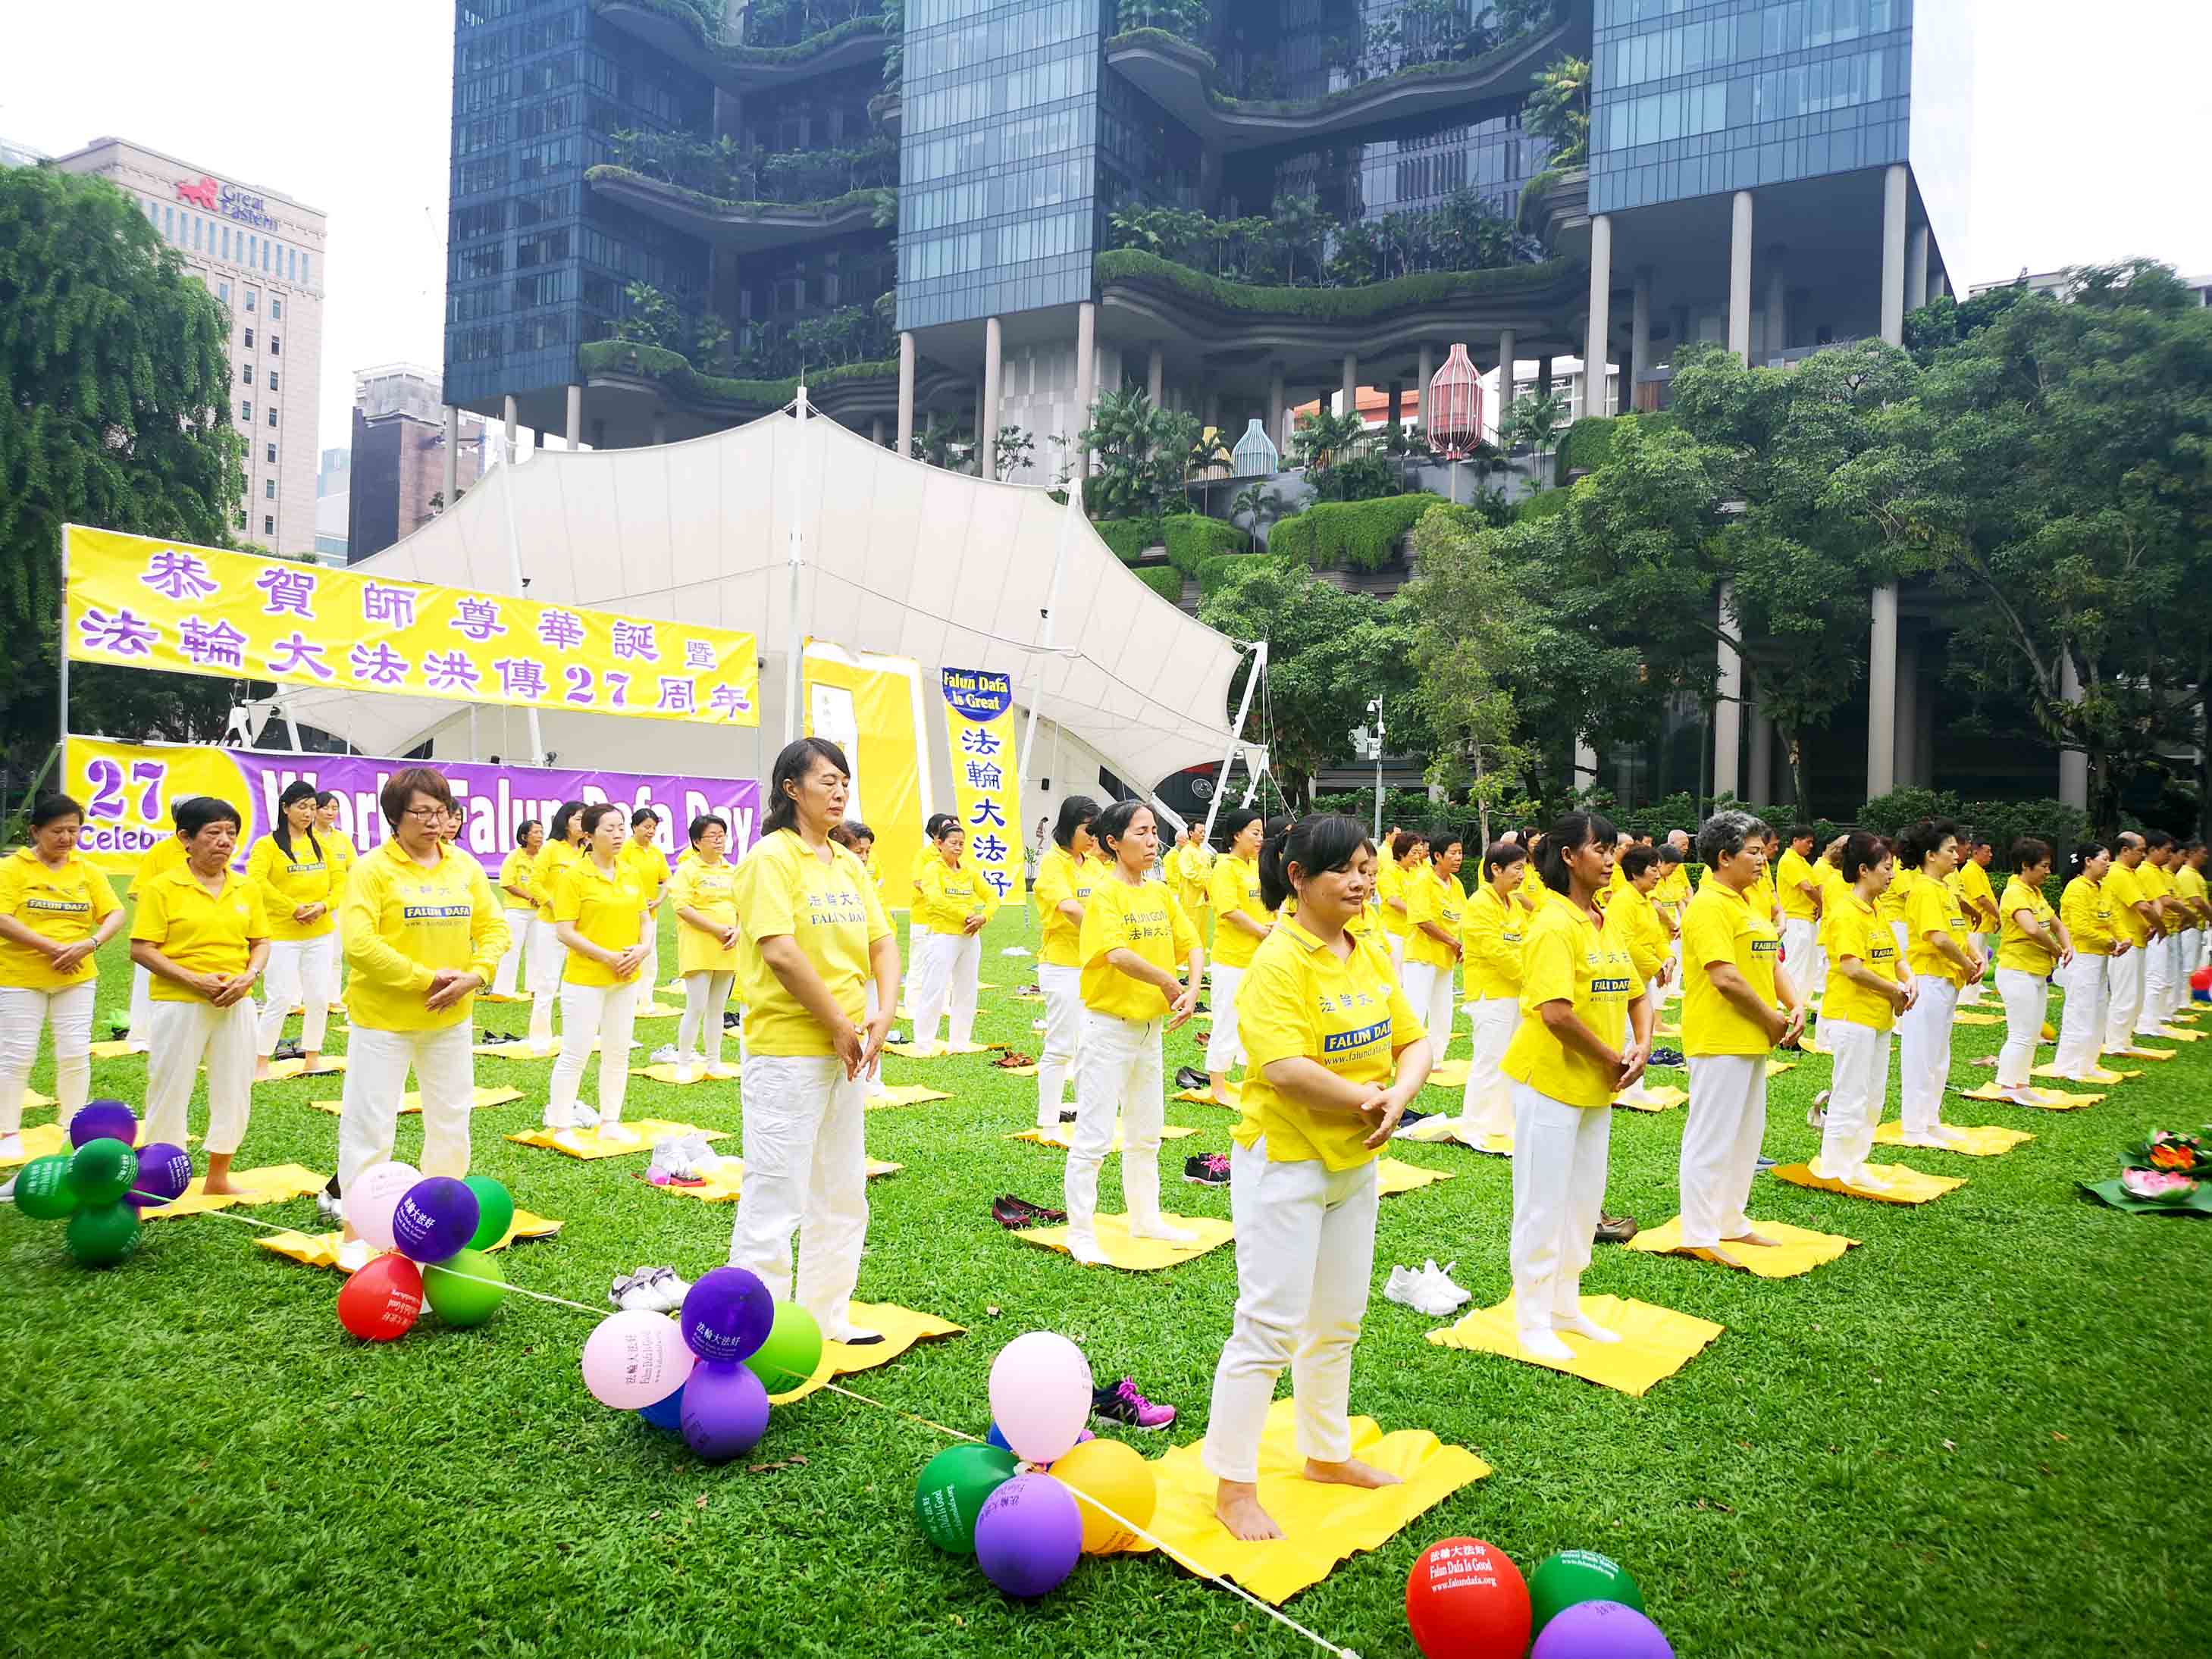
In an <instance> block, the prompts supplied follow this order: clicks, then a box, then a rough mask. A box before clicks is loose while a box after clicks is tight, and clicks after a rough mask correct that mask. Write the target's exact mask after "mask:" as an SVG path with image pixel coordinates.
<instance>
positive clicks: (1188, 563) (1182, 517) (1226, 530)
mask: <svg viewBox="0 0 2212 1659" xmlns="http://www.w3.org/2000/svg"><path fill="white" fill-rule="evenodd" d="M1161 528H1162V536H1163V538H1164V540H1165V542H1166V544H1167V550H1168V562H1169V563H1170V564H1171V565H1173V566H1174V567H1175V568H1176V569H1177V570H1180V571H1182V573H1183V574H1185V575H1186V576H1195V575H1196V574H1198V572H1199V567H1200V565H1202V564H1203V563H1204V562H1206V560H1208V559H1211V558H1214V557H1217V556H1219V555H1221V554H1224V553H1241V552H1243V550H1245V549H1246V548H1247V547H1249V546H1250V545H1251V538H1249V537H1248V536H1247V535H1245V533H1244V532H1243V531H1241V530H1239V529H1237V526H1234V525H1231V524H1224V523H1223V522H1222V521H1221V520H1218V519H1209V518H1207V517H1206V516H1205V515H1204V514H1203V513H1171V514H1170V515H1169V516H1168V517H1167V518H1166V519H1164V520H1162V521H1161Z"/></svg>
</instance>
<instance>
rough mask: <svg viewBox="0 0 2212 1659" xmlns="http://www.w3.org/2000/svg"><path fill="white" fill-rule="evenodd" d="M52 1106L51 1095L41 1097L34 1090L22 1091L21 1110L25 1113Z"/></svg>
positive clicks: (52, 1098)
mask: <svg viewBox="0 0 2212 1659" xmlns="http://www.w3.org/2000/svg"><path fill="white" fill-rule="evenodd" d="M52 1104H54V1097H52V1095H42V1094H40V1092H39V1091H37V1090H36V1089H26V1090H24V1091H23V1109H24V1110H25V1111H27V1112H30V1111H36V1110H38V1109H40V1108H42V1107H46V1106H51V1105H52Z"/></svg>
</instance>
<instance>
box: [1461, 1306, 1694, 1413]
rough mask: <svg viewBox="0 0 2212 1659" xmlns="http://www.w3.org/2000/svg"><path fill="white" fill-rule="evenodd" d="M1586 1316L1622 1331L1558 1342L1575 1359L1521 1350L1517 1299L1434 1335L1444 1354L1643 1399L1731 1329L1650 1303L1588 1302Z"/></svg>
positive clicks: (1567, 1337)
mask: <svg viewBox="0 0 2212 1659" xmlns="http://www.w3.org/2000/svg"><path fill="white" fill-rule="evenodd" d="M1582 1310H1583V1314H1584V1315H1585V1316H1588V1317H1589V1318H1591V1319H1594V1320H1595V1321H1596V1322H1598V1323H1599V1324H1601V1325H1602V1326H1604V1327H1605V1328H1607V1330H1609V1331H1618V1332H1619V1333H1620V1341H1618V1342H1593V1341H1591V1340H1589V1338H1588V1337H1586V1336H1574V1335H1571V1334H1563V1335H1562V1336H1561V1337H1560V1338H1559V1340H1561V1341H1562V1342H1564V1343H1565V1344H1566V1345H1567V1346H1568V1347H1569V1348H1570V1349H1571V1350H1572V1352H1573V1358H1570V1359H1564V1360H1561V1359H1539V1358H1536V1357H1535V1356H1534V1354H1531V1353H1528V1352H1526V1351H1525V1350H1523V1349H1522V1346H1521V1334H1520V1328H1519V1324H1518V1316H1517V1315H1516V1312H1515V1311H1514V1306H1513V1298H1512V1297H1510V1296H1509V1297H1506V1298H1505V1300H1504V1301H1503V1302H1501V1303H1499V1304H1498V1305H1497V1306H1496V1307H1494V1308H1480V1309H1477V1310H1475V1311H1474V1312H1473V1313H1471V1314H1468V1315H1467V1316H1464V1317H1463V1318H1462V1319H1461V1320H1460V1322H1458V1323H1457V1324H1455V1325H1448V1326H1446V1327H1444V1328H1443V1329H1442V1330H1434V1331H1431V1332H1430V1333H1429V1340H1430V1341H1431V1342H1433V1343H1435V1344H1436V1345H1437V1346H1438V1347H1440V1348H1465V1349H1467V1350H1468V1352H1472V1353H1498V1354H1504V1356H1505V1357H1506V1358H1508V1359H1518V1360H1521V1361H1522V1362H1523V1363H1524V1364H1530V1365H1541V1366H1543V1367H1544V1369H1545V1370H1553V1371H1565V1373H1566V1374H1567V1375H1568V1376H1579V1377H1581V1378H1582V1379H1583V1381H1584V1382H1585V1383H1598V1384H1600V1385H1601V1386H1602V1387H1604V1388H1608V1389H1619V1390H1620V1392H1621V1393H1623V1394H1629V1395H1645V1394H1648V1393H1650V1390H1651V1387H1652V1385H1653V1384H1654V1383H1659V1382H1662V1381H1663V1380H1665V1379H1666V1378H1668V1377H1670V1376H1674V1373H1675V1372H1676V1371H1679V1370H1681V1369H1682V1367H1683V1366H1685V1365H1686V1364H1689V1363H1690V1362H1691V1361H1692V1359H1694V1358H1697V1357H1698V1355H1699V1352H1702V1351H1703V1350H1704V1349H1705V1347H1706V1346H1708V1345H1709V1344H1711V1341H1712V1340H1713V1339H1714V1338H1715V1337H1717V1336H1718V1335H1719V1334H1721V1333H1722V1332H1723V1330H1725V1329H1727V1327H1726V1326H1724V1325H1716V1324H1714V1323H1713V1322H1712V1321H1711V1320H1710V1319H1693V1318H1692V1317H1691V1316H1689V1315H1688V1314H1680V1313H1676V1312H1674V1310H1672V1309H1668V1308H1655V1307H1653V1306H1652V1305H1651V1304H1650V1303H1648V1302H1631V1301H1626V1300H1624V1299H1623V1298H1621V1297H1617V1296H1586V1297H1583V1299H1582Z"/></svg>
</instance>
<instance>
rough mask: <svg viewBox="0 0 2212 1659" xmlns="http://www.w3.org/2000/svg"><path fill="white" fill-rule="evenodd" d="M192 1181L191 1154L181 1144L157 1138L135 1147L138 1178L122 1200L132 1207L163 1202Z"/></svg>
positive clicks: (139, 1207)
mask: <svg viewBox="0 0 2212 1659" xmlns="http://www.w3.org/2000/svg"><path fill="white" fill-rule="evenodd" d="M191 1184H192V1157H191V1153H190V1152H186V1151H185V1149H184V1148H183V1147H181V1146H172V1145H170V1143H169V1142H167V1141H166V1140H157V1141H155V1142H154V1144H153V1145H151V1146H141V1147H140V1148H139V1149H138V1178H137V1180H136V1181H134V1182H131V1190H130V1191H129V1192H128V1193H126V1194H124V1197H123V1201H124V1202H125V1204H128V1205H129V1206H131V1208H132V1209H134V1210H143V1209H149V1208H151V1207H153V1206H156V1205H161V1204H167V1202H168V1201H169V1200H171V1199H173V1198H175V1197H178V1196H179V1195H180V1194H182V1193H183V1192H184V1190H185V1188H187V1187H189V1186H191Z"/></svg>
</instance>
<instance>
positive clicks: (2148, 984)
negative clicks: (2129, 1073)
mask: <svg viewBox="0 0 2212 1659" xmlns="http://www.w3.org/2000/svg"><path fill="white" fill-rule="evenodd" d="M2142 958H2143V966H2142V980H2143V991H2142V1006H2141V1007H2139V1008H2138V1009H2136V1035H2137V1036H2158V1035H2159V1034H2160V1030H2162V1029H2163V1027H2164V1026H2165V1024H2166V1015H2167V1014H2169V1013H2171V1012H2172V1011H2173V941H2172V939H2163V938H2154V939H2152V940H2151V942H2150V943H2149V944H2148V945H2145V946H2143V949H2142Z"/></svg>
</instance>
